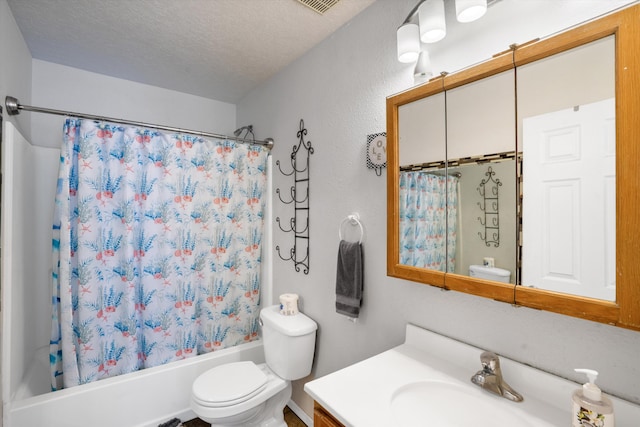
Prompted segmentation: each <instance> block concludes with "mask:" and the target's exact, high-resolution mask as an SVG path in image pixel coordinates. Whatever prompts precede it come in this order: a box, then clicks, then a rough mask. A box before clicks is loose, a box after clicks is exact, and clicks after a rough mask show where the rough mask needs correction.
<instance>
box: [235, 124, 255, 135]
mask: <svg viewBox="0 0 640 427" xmlns="http://www.w3.org/2000/svg"><path fill="white" fill-rule="evenodd" d="M244 130H246V131H247V133H248V132H251V133H253V125H249V126H242V127H241V128H238V129H236V130H235V131H233V134H234V135H235V136H240V134H241V133H242V131H244Z"/></svg>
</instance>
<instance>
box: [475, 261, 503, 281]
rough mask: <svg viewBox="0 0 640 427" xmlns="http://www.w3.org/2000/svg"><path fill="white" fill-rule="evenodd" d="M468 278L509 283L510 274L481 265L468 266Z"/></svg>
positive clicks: (496, 268)
mask: <svg viewBox="0 0 640 427" xmlns="http://www.w3.org/2000/svg"><path fill="white" fill-rule="evenodd" d="M469 276H471V277H477V278H478V279H484V280H493V281H494V282H503V283H509V280H510V279H511V272H510V271H509V270H505V269H503V268H498V267H485V266H483V265H470V266H469Z"/></svg>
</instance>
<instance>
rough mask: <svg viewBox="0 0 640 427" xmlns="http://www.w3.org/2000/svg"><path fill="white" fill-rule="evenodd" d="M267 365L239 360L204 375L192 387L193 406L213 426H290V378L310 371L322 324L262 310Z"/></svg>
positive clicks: (299, 317) (303, 317)
mask: <svg viewBox="0 0 640 427" xmlns="http://www.w3.org/2000/svg"><path fill="white" fill-rule="evenodd" d="M260 320H261V322H260V323H261V325H262V335H263V340H264V352H265V359H266V363H262V364H259V365H258V364H255V363H254V362H251V361H243V362H234V363H228V364H225V365H220V366H217V367H215V368H213V369H210V370H208V371H206V372H205V373H203V374H202V375H200V376H199V377H198V378H196V380H195V381H194V383H193V386H192V390H191V409H192V410H193V412H194V413H195V414H196V415H197V416H198V417H199V418H200V419H202V420H204V421H206V422H208V423H211V426H212V427H228V426H244V427H286V423H285V422H284V415H283V410H284V407H285V405H286V404H287V403H288V402H289V399H290V398H291V381H292V380H296V379H299V378H303V377H305V376H307V375H308V374H309V373H311V365H312V363H313V354H314V350H315V334H316V329H317V325H316V323H315V322H314V321H313V320H311V319H310V318H309V317H307V316H305V315H304V314H302V313H298V314H296V315H293V316H283V315H282V314H280V311H279V306H272V307H267V308H265V309H263V310H262V311H261V312H260Z"/></svg>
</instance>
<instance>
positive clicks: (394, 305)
mask: <svg viewBox="0 0 640 427" xmlns="http://www.w3.org/2000/svg"><path fill="white" fill-rule="evenodd" d="M415 3H416V1H415V0H378V1H377V2H376V3H374V4H373V5H372V6H370V7H369V8H368V9H366V10H365V11H364V12H362V13H361V14H360V15H359V16H357V17H356V18H355V19H354V20H352V21H351V22H350V23H348V24H347V25H346V26H344V27H343V28H341V29H340V30H339V31H337V32H336V33H335V34H334V35H332V36H331V37H329V38H328V39H327V40H325V41H324V42H322V43H321V44H319V45H318V46H316V47H315V48H314V49H313V50H311V51H310V52H308V53H307V54H306V55H305V56H304V57H302V58H301V59H299V60H298V61H296V62H294V63H293V64H291V65H290V66H289V67H288V68H287V69H285V70H284V71H282V72H281V73H279V74H278V75H276V76H275V77H274V78H272V79H271V80H270V81H268V82H267V83H265V84H263V85H262V86H260V87H259V88H257V89H256V90H254V91H253V92H252V93H250V94H249V95H248V96H247V97H245V99H243V100H242V101H241V102H240V103H239V104H238V122H239V123H253V125H254V128H255V129H256V130H257V132H258V133H259V134H260V135H270V136H273V137H274V138H275V140H276V146H275V148H274V150H273V155H274V160H280V161H281V162H282V163H284V164H286V162H287V161H288V158H289V155H290V153H291V148H292V146H293V145H294V144H296V143H297V138H296V132H297V130H298V121H299V120H300V119H301V118H303V119H304V121H305V125H306V127H307V129H308V132H309V133H308V135H307V139H308V140H309V141H311V142H312V144H313V146H314V147H315V153H314V154H313V155H312V156H311V266H310V272H309V274H308V275H304V274H303V273H296V272H295V271H294V269H293V265H292V263H291V262H284V261H281V260H279V259H278V257H277V256H274V268H273V282H274V292H273V294H274V296H275V297H276V298H277V295H279V294H281V293H285V292H296V293H298V294H300V297H301V308H302V310H303V311H304V312H305V313H307V314H308V315H309V316H311V317H312V318H313V319H315V320H316V321H317V322H318V323H319V327H320V328H319V333H318V341H317V349H316V361H315V368H314V375H315V376H323V375H326V374H328V373H331V372H333V371H335V370H337V369H340V368H343V367H345V366H348V365H350V364H352V363H354V362H356V361H359V360H362V359H364V358H367V357H369V356H372V355H374V354H377V353H379V352H381V351H383V350H386V349H389V348H391V347H393V346H395V345H398V344H400V343H401V342H403V339H404V326H405V324H406V323H407V322H411V323H414V324H417V325H420V326H423V327H425V328H428V329H431V330H434V331H436V332H439V333H442V334H445V335H448V336H451V337H454V338H457V339H460V340H462V341H465V342H467V343H470V344H474V345H477V346H479V347H482V348H487V349H491V350H493V351H496V352H498V353H499V354H502V355H505V356H507V357H510V358H513V359H516V360H519V361H521V362H524V363H527V364H530V365H533V366H536V367H539V368H541V369H543V370H546V371H549V372H552V373H555V374H557V375H560V376H563V377H569V378H572V379H574V380H579V378H578V377H577V376H576V375H574V373H573V368H575V367H579V366H582V367H591V368H594V369H597V370H599V371H600V372H601V375H600V377H599V383H600V385H601V386H602V388H603V389H604V390H605V392H608V393H611V394H615V395H618V396H620V397H623V398H626V399H630V400H633V401H635V402H640V388H639V387H638V384H640V365H639V364H638V363H637V361H638V354H640V333H638V332H634V331H629V330H624V329H620V328H615V327H611V326H608V325H603V324H599V323H593V322H589V321H585V320H580V319H575V318H570V317H565V316H561V315H557V314H553V313H548V312H542V311H537V310H532V309H528V308H517V307H513V306H511V305H508V304H504V303H498V302H495V301H492V300H488V299H483V298H479V297H474V296H470V295H465V294H461V293H457V292H445V291H441V290H439V289H437V288H434V287H430V286H425V285H421V284H417V283H412V282H408V281H404V280H398V279H393V278H390V277H387V276H386V237H387V236H386V180H385V174H383V176H382V177H377V176H376V175H375V173H374V172H373V171H372V170H370V169H367V168H366V166H365V147H366V141H367V134H372V133H378V132H382V131H385V130H386V115H385V114H386V113H385V98H386V97H387V96H389V95H391V94H394V93H396V92H399V91H401V90H405V89H407V88H409V87H411V86H412V84H413V76H412V74H413V72H412V68H413V65H411V64H407V65H405V64H400V63H399V62H398V61H397V60H396V59H395V58H396V53H395V48H396V47H395V31H396V28H397V27H398V26H399V25H400V24H401V23H402V22H403V20H404V19H405V17H406V15H407V13H408V12H409V11H410V10H411V9H412V7H413V6H414V5H415ZM623 3H629V2H628V1H626V2H625V1H611V2H604V1H590V2H583V1H577V0H572V1H569V0H567V1H563V2H557V1H555V0H539V1H535V2H524V1H515V0H504V1H502V2H499V3H497V4H496V5H495V6H493V7H492V8H491V9H489V13H488V14H487V15H486V16H485V17H484V18H482V19H481V20H479V21H476V22H475V23H471V24H465V26H463V25H462V24H459V25H450V26H449V35H447V38H445V39H444V40H443V41H442V42H440V43H438V44H436V45H435V46H434V47H433V48H431V57H432V62H433V64H434V68H435V72H436V73H439V72H440V71H442V70H448V71H455V70H458V69H461V68H463V67H465V66H468V65H471V64H473V63H476V62H478V61H481V60H484V59H488V58H490V57H491V55H492V54H494V53H497V52H500V51H503V50H505V49H507V47H508V46H509V45H510V44H511V43H514V42H516V43H522V42H525V41H528V40H531V39H533V38H535V37H538V36H544V35H547V34H551V33H553V32H555V31H558V30H560V29H563V28H566V27H568V26H571V25H575V24H577V23H579V22H581V21H584V20H585V19H588V18H590V17H594V16H597V15H599V14H601V13H603V12H605V11H606V10H608V9H613V8H614V7H616V6H619V5H621V4H623ZM290 185H291V183H290V180H289V178H287V177H283V176H282V175H281V174H279V173H278V172H275V173H274V182H273V186H274V188H284V189H288V188H289V186H290ZM351 212H359V214H360V217H361V219H362V222H363V224H364V226H365V234H366V237H365V241H364V253H365V293H364V303H363V308H362V311H361V316H360V319H359V320H358V322H357V323H355V324H354V323H351V322H349V321H347V320H346V319H345V318H343V317H341V316H340V315H338V314H336V313H335V310H334V301H335V294H334V288H335V274H336V273H335V271H336V256H337V247H338V240H339V239H338V227H339V225H340V223H341V222H342V220H343V219H344V218H345V217H346V216H347V215H348V214H350V213H351ZM277 216H281V217H282V218H283V219H284V220H285V221H286V220H287V219H288V218H289V216H290V211H288V210H287V206H283V205H282V204H281V203H279V202H278V201H276V202H274V217H277ZM274 229H275V231H274V239H273V240H274V242H273V245H274V247H275V245H280V246H281V247H283V248H284V250H285V251H286V249H287V248H288V247H289V245H291V244H292V238H291V236H290V235H287V234H285V233H282V232H279V231H278V228H277V226H274ZM469 369H470V372H471V370H472V369H474V367H470V368H469ZM301 385H302V384H301V383H300V382H299V383H298V384H296V387H295V389H294V400H295V401H296V403H297V404H298V405H299V406H301V407H303V408H304V409H305V411H307V412H309V413H310V409H309V408H310V402H309V399H308V397H307V396H305V394H304V392H302V391H301ZM569 399H570V396H567V404H568V402H569Z"/></svg>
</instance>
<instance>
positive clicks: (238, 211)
mask: <svg viewBox="0 0 640 427" xmlns="http://www.w3.org/2000/svg"><path fill="white" fill-rule="evenodd" d="M267 155H268V152H267V150H266V149H265V148H263V147H260V146H252V145H248V144H236V143H234V142H230V141H211V140H205V139H203V138H200V137H195V136H190V135H184V134H169V133H164V132H160V131H156V130H149V129H141V128H135V127H128V126H120V125H118V124H107V123H103V122H95V121H90V120H76V119H68V120H67V121H66V123H65V126H64V141H63V147H62V151H61V158H60V161H61V163H60V175H59V179H58V191H57V196H56V208H55V210H56V215H55V219H54V240H53V244H54V260H53V261H54V269H53V286H54V289H53V292H54V298H53V328H52V339H51V364H52V375H53V377H52V387H53V389H54V390H55V389H59V388H62V387H69V386H73V385H78V384H84V383H88V382H91V381H94V380H98V379H102V378H106V377H110V376H114V375H119V374H123V373H128V372H132V371H136V370H139V369H142V368H146V367H151V366H155V365H160V364H163V363H167V362H170V361H173V360H179V359H184V358H187V357H191V356H195V355H196V354H199V353H206V352H210V351H213V350H217V349H221V348H225V347H230V346H234V345H236V344H239V343H242V342H245V341H249V340H252V339H253V338H254V337H256V336H257V330H258V326H257V321H258V319H257V317H258V303H259V301H258V300H259V277H260V250H261V238H262V232H263V231H262V230H263V213H264V204H265V199H264V198H263V193H264V191H265V188H266V160H267Z"/></svg>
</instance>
